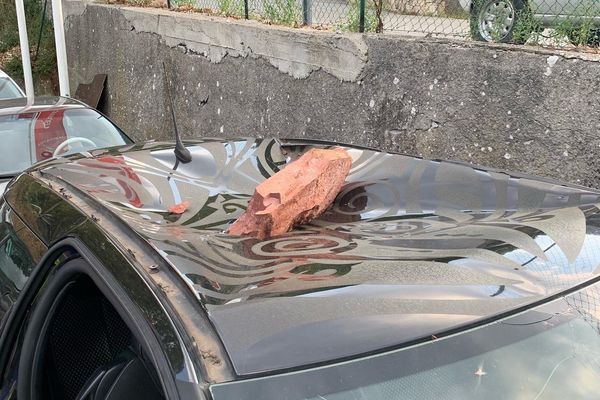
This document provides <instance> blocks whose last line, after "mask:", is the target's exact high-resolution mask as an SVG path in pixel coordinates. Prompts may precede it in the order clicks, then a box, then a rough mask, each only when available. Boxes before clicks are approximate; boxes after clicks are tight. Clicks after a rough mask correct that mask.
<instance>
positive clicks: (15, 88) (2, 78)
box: [0, 69, 25, 100]
mask: <svg viewBox="0 0 600 400" xmlns="http://www.w3.org/2000/svg"><path fill="white" fill-rule="evenodd" d="M18 97H25V93H24V92H23V90H21V88H20V87H19V85H17V84H16V83H15V81H13V80H12V78H11V77H10V76H8V75H7V74H6V73H5V72H4V71H2V70H1V69H0V100H2V99H14V98H18Z"/></svg>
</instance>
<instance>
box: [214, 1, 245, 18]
mask: <svg viewBox="0 0 600 400" xmlns="http://www.w3.org/2000/svg"><path fill="white" fill-rule="evenodd" d="M217 3H218V8H219V13H221V14H223V15H226V16H228V17H243V16H244V11H245V10H244V0H218V1H217Z"/></svg>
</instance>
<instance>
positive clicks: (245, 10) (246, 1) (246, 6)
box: [244, 0, 250, 19]
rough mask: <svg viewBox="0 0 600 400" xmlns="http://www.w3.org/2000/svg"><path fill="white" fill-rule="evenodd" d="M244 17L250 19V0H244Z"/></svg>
mask: <svg viewBox="0 0 600 400" xmlns="http://www.w3.org/2000/svg"><path fill="white" fill-rule="evenodd" d="M244 17H245V18H246V19H250V11H249V10H248V0H244Z"/></svg>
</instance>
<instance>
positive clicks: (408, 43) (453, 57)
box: [65, 1, 600, 187]
mask: <svg viewBox="0 0 600 400" xmlns="http://www.w3.org/2000/svg"><path fill="white" fill-rule="evenodd" d="M65 7H66V12H67V14H68V15H67V19H66V23H65V25H66V33H67V48H68V55H69V63H70V70H71V81H72V82H71V83H72V85H73V87H76V85H77V84H78V83H87V82H90V81H91V80H92V78H93V76H94V75H95V74H97V73H107V74H108V75H109V78H108V96H107V98H106V112H107V113H108V114H109V116H111V117H112V118H113V119H114V120H115V121H116V122H117V123H118V124H119V125H121V126H122V127H123V129H124V130H125V131H127V132H129V133H130V134H131V135H132V136H133V137H134V138H135V139H138V140H143V139H150V138H154V139H165V138H170V137H171V133H172V125H171V120H170V116H169V114H168V110H169V108H168V102H167V99H166V97H165V86H164V78H163V67H162V62H163V61H164V62H165V63H166V65H167V70H168V71H169V79H170V80H171V81H172V85H173V89H174V94H175V111H176V114H177V119H178V122H179V129H180V131H181V132H182V133H183V134H184V136H188V137H190V136H227V137H233V136H279V137H306V138H316V139H326V140H334V141H340V142H346V143H354V144H361V145H366V146H371V147H377V148H382V149H386V150H393V151H399V152H402V153H407V154H412V155H415V156H423V157H427V158H442V159H454V160H462V161H466V162H473V163H475V164H480V165H487V166H491V167H497V168H505V169H510V170H519V171H522V172H526V173H530V174H536V175H542V176H548V177H554V178H559V179H564V180H569V181H572V182H575V183H581V184H585V185H591V186H595V187H600V161H598V154H599V153H600V137H599V136H598V132H599V130H600V63H599V62H598V60H597V59H595V58H594V56H589V55H588V56H584V55H581V54H570V53H557V52H549V51H542V50H532V49H523V48H518V47H514V46H507V45H498V46H490V45H482V44H476V43H467V42H451V41H436V40H432V39H414V38H413V39H410V38H404V37H398V36H394V35H390V34H385V35H379V36H376V35H359V34H336V33H333V32H321V31H314V30H309V29H288V28H280V27H273V26H266V25H261V24H259V23H257V22H255V21H238V20H227V19H221V18H217V17H208V16H203V15H198V14H182V13H175V12H169V11H165V10H158V9H139V8H128V7H118V6H107V5H100V4H90V3H82V2H79V1H66V5H65ZM586 58H587V59H586Z"/></svg>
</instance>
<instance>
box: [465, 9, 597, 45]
mask: <svg viewBox="0 0 600 400" xmlns="http://www.w3.org/2000/svg"><path fill="white" fill-rule="evenodd" d="M460 3H461V6H462V7H463V8H464V9H465V11H467V12H469V14H470V15H471V35H472V37H473V38H474V39H476V40H482V41H487V42H515V43H525V42H526V41H527V39H529V36H530V35H531V33H532V32H534V31H540V30H542V29H543V28H544V27H549V28H554V29H555V30H556V31H558V33H559V34H561V35H564V36H567V37H568V39H569V41H570V42H571V43H573V44H576V45H579V44H587V45H593V46H594V45H595V46H597V45H598V44H599V42H600V2H599V1H597V0H583V1H582V0H531V1H526V0H460Z"/></svg>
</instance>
